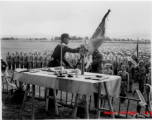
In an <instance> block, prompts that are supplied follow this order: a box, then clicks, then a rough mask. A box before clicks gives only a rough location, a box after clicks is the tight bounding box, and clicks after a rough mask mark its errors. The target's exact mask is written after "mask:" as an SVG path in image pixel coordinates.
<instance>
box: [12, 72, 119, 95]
mask: <svg viewBox="0 0 152 120" xmlns="http://www.w3.org/2000/svg"><path fill="white" fill-rule="evenodd" d="M96 75H97V74H95V73H87V72H85V75H78V77H75V75H74V77H72V78H69V77H56V76H55V75H54V73H51V72H45V71H40V72H37V73H29V72H25V73H18V72H15V73H14V80H18V81H21V82H24V83H28V84H34V85H38V86H41V87H47V88H52V89H58V90H61V91H66V92H71V93H78V94H83V95H93V93H94V92H97V88H96V85H97V83H99V82H107V87H108V90H109V93H110V95H112V96H114V97H119V91H120V83H121V78H120V77H119V76H109V75H108V79H104V80H91V79H85V77H89V76H96ZM100 75H102V74H100ZM103 77H107V75H103ZM102 90H103V88H102ZM102 93H103V94H104V93H105V92H104V90H103V91H102Z"/></svg>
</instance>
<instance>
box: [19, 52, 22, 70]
mask: <svg viewBox="0 0 152 120" xmlns="http://www.w3.org/2000/svg"><path fill="white" fill-rule="evenodd" d="M19 64H20V67H21V68H23V55H22V52H20V55H19Z"/></svg>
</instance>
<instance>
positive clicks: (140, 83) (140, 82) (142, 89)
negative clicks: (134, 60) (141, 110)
mask: <svg viewBox="0 0 152 120" xmlns="http://www.w3.org/2000/svg"><path fill="white" fill-rule="evenodd" d="M144 84H145V81H144V80H140V81H139V90H140V92H141V93H143V92H144Z"/></svg>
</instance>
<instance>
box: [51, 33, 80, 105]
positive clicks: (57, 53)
mask: <svg viewBox="0 0 152 120" xmlns="http://www.w3.org/2000/svg"><path fill="white" fill-rule="evenodd" d="M69 40H70V37H69V34H66V33H64V34H62V35H61V44H62V61H63V63H64V64H65V66H66V67H70V68H73V66H71V64H70V63H69V62H67V60H66V59H65V54H66V52H70V53H79V48H76V49H72V48H70V47H68V44H69ZM61 44H58V45H57V46H56V47H55V49H54V52H53V54H52V56H51V61H50V62H49V64H48V67H58V66H61V64H60V59H61ZM49 93H50V96H52V95H53V90H52V89H50V92H49ZM53 103H54V100H49V108H50V107H54V104H53Z"/></svg>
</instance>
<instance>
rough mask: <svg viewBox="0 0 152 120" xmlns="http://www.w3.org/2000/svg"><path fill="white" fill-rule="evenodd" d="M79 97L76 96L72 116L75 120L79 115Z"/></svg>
mask: <svg viewBox="0 0 152 120" xmlns="http://www.w3.org/2000/svg"><path fill="white" fill-rule="evenodd" d="M79 96H80V95H79V94H76V98H75V103H74V109H73V112H72V116H73V117H74V118H75V117H76V114H77V109H78V100H79Z"/></svg>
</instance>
